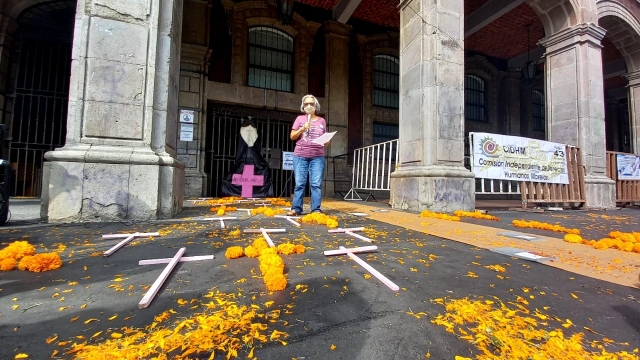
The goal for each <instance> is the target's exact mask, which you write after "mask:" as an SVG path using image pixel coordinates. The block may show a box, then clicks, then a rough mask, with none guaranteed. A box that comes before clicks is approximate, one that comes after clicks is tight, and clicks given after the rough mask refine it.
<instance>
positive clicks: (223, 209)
mask: <svg viewBox="0 0 640 360" xmlns="http://www.w3.org/2000/svg"><path fill="white" fill-rule="evenodd" d="M236 210H238V208H236V207H233V206H226V205H222V206H219V207H212V208H210V209H209V211H211V212H213V213H216V214H217V215H218V216H222V215H224V213H226V212H228V211H236Z"/></svg>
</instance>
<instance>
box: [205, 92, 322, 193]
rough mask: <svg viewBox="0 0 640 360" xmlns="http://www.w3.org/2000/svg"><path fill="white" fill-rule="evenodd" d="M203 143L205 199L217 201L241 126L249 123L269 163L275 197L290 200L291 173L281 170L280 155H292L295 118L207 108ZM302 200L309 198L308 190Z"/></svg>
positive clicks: (234, 108) (281, 113)
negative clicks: (255, 131)
mask: <svg viewBox="0 0 640 360" xmlns="http://www.w3.org/2000/svg"><path fill="white" fill-rule="evenodd" d="M208 109H209V110H208V116H207V128H206V142H205V147H206V149H205V173H206V174H207V196H211V197H219V196H220V184H221V182H222V179H223V178H224V177H225V175H226V174H227V173H228V172H229V169H231V167H232V166H233V164H234V162H235V156H236V149H237V146H238V139H239V138H240V125H241V124H242V122H243V121H244V120H246V119H249V118H250V119H251V120H252V121H253V123H254V125H255V126H256V128H257V130H258V142H260V144H261V147H262V154H263V156H264V157H265V159H266V160H267V161H268V162H269V165H270V168H271V169H270V170H269V171H270V173H271V179H272V181H273V192H274V195H275V196H279V197H282V196H284V197H289V196H291V194H292V193H293V186H294V178H293V171H290V170H282V158H281V155H280V152H281V151H293V148H294V146H295V143H294V142H293V141H291V139H290V138H289V134H290V132H291V126H292V125H293V120H294V119H295V117H296V114H294V113H289V112H284V111H273V110H262V109H251V108H243V107H238V106H230V105H221V104H209V107H208ZM305 196H309V189H308V186H307V189H306V194H305Z"/></svg>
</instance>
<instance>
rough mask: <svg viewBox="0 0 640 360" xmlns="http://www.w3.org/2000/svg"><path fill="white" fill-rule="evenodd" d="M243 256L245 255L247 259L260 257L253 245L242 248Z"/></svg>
mask: <svg viewBox="0 0 640 360" xmlns="http://www.w3.org/2000/svg"><path fill="white" fill-rule="evenodd" d="M244 254H245V255H247V257H248V258H257V257H258V256H260V252H259V251H258V250H256V248H254V247H253V245H249V246H247V247H246V248H244Z"/></svg>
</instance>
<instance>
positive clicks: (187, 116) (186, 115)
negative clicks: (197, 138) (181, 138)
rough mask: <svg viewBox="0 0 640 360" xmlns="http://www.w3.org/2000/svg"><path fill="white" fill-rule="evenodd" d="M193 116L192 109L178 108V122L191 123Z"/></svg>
mask: <svg viewBox="0 0 640 360" xmlns="http://www.w3.org/2000/svg"><path fill="white" fill-rule="evenodd" d="M194 118H195V115H194V111H193V110H185V109H180V122H181V123H188V124H193V119H194Z"/></svg>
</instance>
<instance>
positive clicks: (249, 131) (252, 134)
mask: <svg viewBox="0 0 640 360" xmlns="http://www.w3.org/2000/svg"><path fill="white" fill-rule="evenodd" d="M240 136H242V139H243V140H244V141H245V142H246V143H247V145H248V146H249V147H252V146H253V144H255V142H256V140H257V139H258V130H257V129H256V128H255V127H253V125H249V126H244V127H241V128H240Z"/></svg>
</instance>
